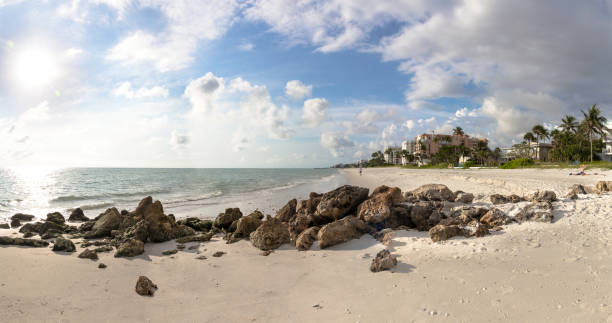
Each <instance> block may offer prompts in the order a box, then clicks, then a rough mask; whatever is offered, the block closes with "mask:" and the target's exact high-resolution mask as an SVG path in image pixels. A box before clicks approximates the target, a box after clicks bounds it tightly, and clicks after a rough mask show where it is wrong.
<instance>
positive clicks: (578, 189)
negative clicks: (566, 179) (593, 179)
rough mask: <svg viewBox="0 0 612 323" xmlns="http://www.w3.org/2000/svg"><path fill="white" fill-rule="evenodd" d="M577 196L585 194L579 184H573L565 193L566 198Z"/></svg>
mask: <svg viewBox="0 0 612 323" xmlns="http://www.w3.org/2000/svg"><path fill="white" fill-rule="evenodd" d="M578 194H587V192H586V190H585V188H584V186H582V185H581V184H574V185H572V187H571V188H570V191H569V192H568V193H567V196H568V197H571V196H575V195H578Z"/></svg>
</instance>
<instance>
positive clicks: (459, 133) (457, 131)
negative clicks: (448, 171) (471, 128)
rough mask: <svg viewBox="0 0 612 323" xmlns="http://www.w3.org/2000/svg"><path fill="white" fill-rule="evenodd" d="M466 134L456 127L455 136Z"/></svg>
mask: <svg viewBox="0 0 612 323" xmlns="http://www.w3.org/2000/svg"><path fill="white" fill-rule="evenodd" d="M464 134H465V132H463V129H462V128H461V127H455V129H453V135H455V136H463V135H464Z"/></svg>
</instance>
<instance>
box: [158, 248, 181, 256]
mask: <svg viewBox="0 0 612 323" xmlns="http://www.w3.org/2000/svg"><path fill="white" fill-rule="evenodd" d="M177 252H178V250H176V249H172V250H166V251H163V252H162V255H164V256H169V255H173V254H175V253H177Z"/></svg>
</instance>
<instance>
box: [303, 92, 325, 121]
mask: <svg viewBox="0 0 612 323" xmlns="http://www.w3.org/2000/svg"><path fill="white" fill-rule="evenodd" d="M328 110H329V103H328V102H327V100H325V99H322V98H314V99H310V100H306V101H305V102H304V109H303V112H302V121H303V122H304V124H305V125H306V126H307V127H311V128H314V127H318V126H319V125H320V124H321V122H323V121H324V120H325V118H326V117H327V111H328Z"/></svg>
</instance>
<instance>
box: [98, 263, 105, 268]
mask: <svg viewBox="0 0 612 323" xmlns="http://www.w3.org/2000/svg"><path fill="white" fill-rule="evenodd" d="M106 267H107V266H106V265H105V264H103V263H100V264H99V265H98V268H100V269H104V268H106Z"/></svg>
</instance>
